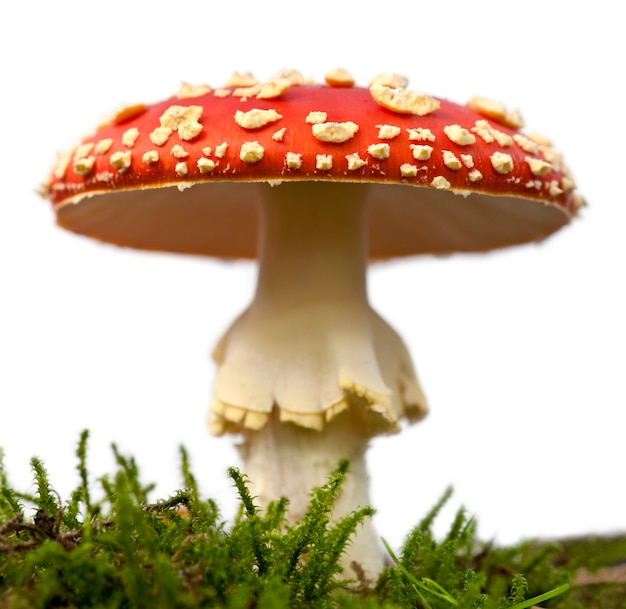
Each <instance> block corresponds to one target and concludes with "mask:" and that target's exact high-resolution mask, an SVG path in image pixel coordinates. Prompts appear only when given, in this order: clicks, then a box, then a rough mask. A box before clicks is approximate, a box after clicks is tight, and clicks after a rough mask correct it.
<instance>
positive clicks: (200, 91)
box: [176, 82, 211, 99]
mask: <svg viewBox="0 0 626 609" xmlns="http://www.w3.org/2000/svg"><path fill="white" fill-rule="evenodd" d="M210 92H211V87H209V85H190V84H189V83H188V82H183V83H181V85H180V89H178V93H176V97H178V99H188V98H190V97H202V96H203V95H208V94H209V93H210Z"/></svg>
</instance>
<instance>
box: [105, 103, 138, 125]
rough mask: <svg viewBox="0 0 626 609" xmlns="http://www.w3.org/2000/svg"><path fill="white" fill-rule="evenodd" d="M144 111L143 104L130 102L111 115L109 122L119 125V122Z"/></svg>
mask: <svg viewBox="0 0 626 609" xmlns="http://www.w3.org/2000/svg"><path fill="white" fill-rule="evenodd" d="M145 111H146V105H145V104H132V105H130V106H124V107H123V108H121V109H120V110H118V111H117V112H116V113H115V114H114V115H113V117H112V118H111V120H110V123H113V124H115V125H119V124H120V123H123V122H125V121H127V120H130V119H131V118H136V117H137V116H139V115H140V114H143V113H144V112H145Z"/></svg>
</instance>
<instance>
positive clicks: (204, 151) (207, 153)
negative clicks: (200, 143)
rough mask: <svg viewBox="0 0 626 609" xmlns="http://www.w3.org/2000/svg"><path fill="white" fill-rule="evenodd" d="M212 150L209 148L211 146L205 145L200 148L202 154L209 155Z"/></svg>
mask: <svg viewBox="0 0 626 609" xmlns="http://www.w3.org/2000/svg"><path fill="white" fill-rule="evenodd" d="M212 152H213V150H212V149H211V146H205V147H204V148H203V149H202V154H203V155H204V156H211V154H212Z"/></svg>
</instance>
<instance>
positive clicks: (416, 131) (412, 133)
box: [407, 127, 435, 142]
mask: <svg viewBox="0 0 626 609" xmlns="http://www.w3.org/2000/svg"><path fill="white" fill-rule="evenodd" d="M407 133H408V134H409V140H411V141H412V142H434V141H435V134H434V133H433V132H432V131H431V130H430V129H427V128H425V127H413V128H411V129H407Z"/></svg>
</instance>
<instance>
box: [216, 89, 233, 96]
mask: <svg viewBox="0 0 626 609" xmlns="http://www.w3.org/2000/svg"><path fill="white" fill-rule="evenodd" d="M213 95H215V97H220V98H224V97H228V96H229V95H230V89H215V91H214V92H213Z"/></svg>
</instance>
